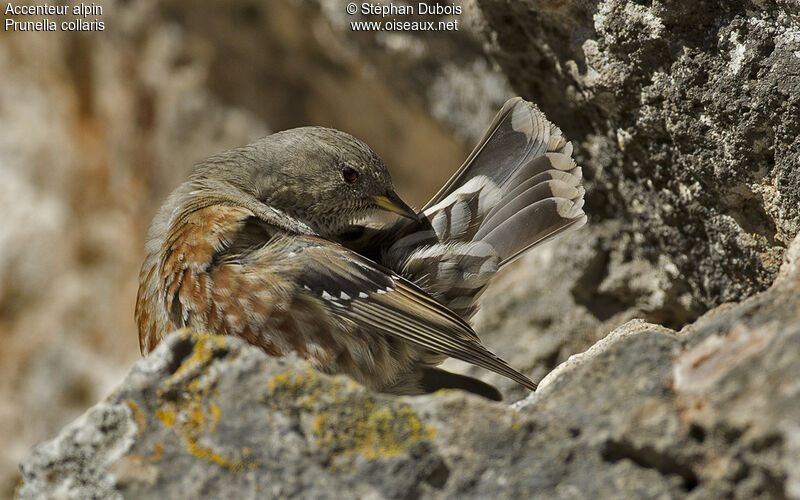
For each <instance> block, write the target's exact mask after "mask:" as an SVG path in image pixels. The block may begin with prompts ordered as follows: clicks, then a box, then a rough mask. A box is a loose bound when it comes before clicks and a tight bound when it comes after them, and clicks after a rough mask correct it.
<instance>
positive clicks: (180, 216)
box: [136, 98, 586, 399]
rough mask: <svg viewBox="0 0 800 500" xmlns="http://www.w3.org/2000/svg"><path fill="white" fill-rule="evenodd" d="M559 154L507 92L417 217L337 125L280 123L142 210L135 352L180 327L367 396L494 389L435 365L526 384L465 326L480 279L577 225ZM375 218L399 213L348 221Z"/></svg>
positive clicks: (574, 180) (547, 127)
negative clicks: (308, 368)
mask: <svg viewBox="0 0 800 500" xmlns="http://www.w3.org/2000/svg"><path fill="white" fill-rule="evenodd" d="M571 154H572V146H571V144H570V143H568V142H566V140H565V139H564V138H563V137H562V136H561V132H560V130H559V129H558V128H556V127H555V126H554V125H552V124H550V123H549V122H548V121H547V119H546V118H545V117H544V115H543V114H542V113H541V112H540V111H539V110H538V109H536V107H535V106H533V105H532V104H530V103H528V102H526V101H523V100H522V99H520V98H515V99H511V100H509V101H508V102H506V104H505V105H504V106H503V108H502V109H501V110H500V112H499V113H498V114H497V116H496V117H495V119H494V121H493V122H492V124H491V125H490V127H489V129H488V131H487V132H486V134H485V136H484V137H483V139H482V140H481V141H480V142H479V143H478V145H477V146H476V148H475V150H474V151H473V152H472V153H471V154H470V155H469V157H468V158H467V160H466V161H465V163H464V165H463V166H462V167H461V168H460V169H459V170H458V172H456V174H455V175H454V176H453V177H452V178H451V179H450V180H449V181H448V182H447V183H446V184H445V186H444V187H443V188H442V189H441V190H440V191H439V193H438V194H437V195H436V196H434V197H433V199H432V200H431V201H430V202H428V204H427V205H426V206H425V208H424V209H423V210H422V211H421V212H420V213H416V212H415V211H413V210H412V209H411V208H409V207H408V206H407V205H406V204H405V203H404V202H403V201H402V200H401V199H400V198H399V197H398V196H397V194H395V192H394V189H393V188H392V182H391V179H390V177H389V173H388V171H387V169H386V166H385V165H384V164H383V162H382V161H381V159H380V158H378V156H377V155H376V154H375V153H374V152H373V151H372V150H371V149H370V148H369V147H368V146H367V145H366V144H364V143H363V142H361V141H360V140H358V139H356V138H354V137H352V136H350V135H348V134H346V133H344V132H340V131H338V130H332V129H327V128H321V127H305V128H298V129H293V130H286V131H284V132H279V133H276V134H273V135H271V136H268V137H265V138H263V139H261V140H259V141H256V142H255V143H253V144H250V145H248V146H244V147H241V148H237V149H233V150H231V151H226V152H224V153H220V154H218V155H216V156H213V157H211V158H209V159H208V160H206V161H205V162H203V163H201V164H200V165H198V166H197V167H196V168H195V170H194V172H193V173H192V175H191V177H190V178H189V180H188V181H186V182H185V183H184V184H182V185H181V186H180V187H178V188H177V189H176V190H175V191H174V192H173V193H172V194H171V195H170V196H169V198H168V199H167V201H166V203H165V204H164V206H162V207H161V209H160V210H159V212H158V214H157V215H156V217H155V219H154V221H153V224H152V226H151V227H150V231H149V234H148V238H147V245H146V253H147V257H146V260H145V262H144V265H143V266H142V271H141V274H140V277H139V294H138V298H137V302H136V322H137V324H138V327H139V346H140V348H141V351H142V353H144V354H146V353H147V352H149V351H151V350H152V349H153V348H154V347H155V346H156V344H158V342H159V341H160V340H161V338H162V337H163V336H164V335H166V334H167V333H169V332H171V331H173V330H175V329H177V328H180V327H184V326H188V327H191V328H193V329H194V330H196V331H199V332H208V333H216V334H225V335H235V336H238V337H240V338H242V339H244V340H246V341H248V342H250V343H251V344H253V345H256V346H258V347H260V348H262V349H264V351H266V352H267V353H269V354H271V355H273V356H282V355H285V354H287V353H289V352H290V351H294V352H296V353H297V354H299V355H300V356H301V357H303V358H304V359H306V360H308V362H310V363H311V364H312V365H314V366H315V367H317V368H318V369H320V370H322V371H325V372H328V373H346V374H348V375H350V376H352V377H353V378H355V379H356V380H358V381H359V382H361V383H363V384H365V385H367V386H369V387H372V388H374V389H376V390H379V391H384V392H390V393H396V394H419V393H425V392H431V391H434V390H436V389H439V388H445V387H448V388H461V389H465V390H468V391H471V392H475V393H478V394H482V395H484V396H486V397H489V398H492V399H500V394H499V393H498V391H497V390H496V389H495V388H493V387H491V386H489V385H487V384H484V383H483V382H480V381H478V380H475V379H473V378H470V377H466V376H462V375H457V374H453V373H449V372H445V371H443V370H441V369H438V368H436V365H438V364H439V363H441V362H442V361H443V360H444V359H445V358H446V357H448V356H451V357H453V358H457V359H460V360H463V361H466V362H469V363H473V364H475V365H478V366H481V367H484V368H487V369H489V370H492V371H494V372H497V373H499V374H501V375H504V376H506V377H508V378H510V379H512V380H514V381H516V382H518V383H520V384H522V385H523V386H525V387H527V388H529V389H531V390H534V389H535V388H536V384H534V383H533V382H532V381H531V380H530V379H528V378H527V377H525V376H524V375H522V374H521V373H519V372H517V371H516V370H514V369H513V368H511V367H510V366H509V365H508V364H507V363H506V362H505V361H503V360H502V359H500V358H498V357H497V356H495V355H494V354H492V353H491V352H490V351H489V350H487V349H486V348H485V347H484V346H483V345H481V343H480V340H479V339H478V337H477V335H476V334H475V332H474V331H473V330H472V328H471V327H470V326H469V324H468V323H467V320H468V319H469V318H470V317H471V316H472V315H473V313H474V312H475V310H476V299H477V297H478V296H479V295H480V294H481V292H482V291H483V290H484V289H485V287H486V285H487V283H488V281H489V279H490V278H491V277H492V276H493V275H494V274H495V273H496V272H497V271H498V270H499V269H501V268H502V267H503V266H505V265H506V264H508V263H509V262H511V261H512V260H514V259H515V258H516V257H517V256H519V255H520V254H521V253H522V252H524V251H525V250H527V249H529V248H531V247H533V246H534V245H536V244H538V243H541V242H543V241H545V240H547V239H549V238H552V237H553V236H555V235H557V234H560V233H562V232H564V231H566V230H567V229H571V228H577V227H579V226H581V225H582V224H583V223H584V222H585V221H586V216H585V215H584V213H583V211H582V205H583V194H584V190H583V187H582V186H581V169H580V167H577V166H576V165H575V162H574V161H573V160H572V158H571ZM376 209H384V210H389V211H392V212H395V213H397V214H400V215H403V216H405V218H404V219H397V220H396V221H395V222H393V223H391V224H384V225H376V224H368V223H364V222H362V221H363V220H364V219H365V218H366V216H368V215H370V214H371V213H372V212H373V211H375V210H376Z"/></svg>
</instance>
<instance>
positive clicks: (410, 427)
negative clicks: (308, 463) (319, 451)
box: [313, 399, 436, 460]
mask: <svg viewBox="0 0 800 500" xmlns="http://www.w3.org/2000/svg"><path fill="white" fill-rule="evenodd" d="M313 432H314V434H315V435H316V436H317V438H318V440H319V444H320V445H321V446H322V447H323V448H329V449H330V450H331V452H332V454H333V455H341V454H360V455H362V456H364V457H365V458H367V459H368V460H375V459H377V458H386V457H392V456H397V455H400V454H403V453H406V452H408V451H410V450H411V449H412V448H413V447H414V446H415V445H417V444H419V443H421V442H423V441H430V440H432V439H433V438H434V437H435V435H436V431H435V430H434V429H433V428H432V427H425V426H424V425H423V424H422V422H421V421H420V420H419V417H417V415H416V414H415V413H414V412H413V411H412V410H411V408H409V407H408V406H405V405H403V406H399V407H395V406H391V405H386V406H379V407H376V405H375V403H374V402H373V401H372V400H369V399H367V400H365V401H363V402H362V404H361V405H360V408H358V409H356V411H355V412H350V411H347V412H346V413H345V414H341V415H336V414H333V413H332V412H323V413H319V414H318V415H317V416H316V418H315V419H314V425H313Z"/></svg>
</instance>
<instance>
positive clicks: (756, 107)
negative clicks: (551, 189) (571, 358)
mask: <svg viewBox="0 0 800 500" xmlns="http://www.w3.org/2000/svg"><path fill="white" fill-rule="evenodd" d="M478 4H479V5H480V8H481V11H482V13H483V16H484V23H483V24H482V25H481V26H483V28H484V37H485V39H486V40H487V42H488V43H489V52H490V54H491V55H492V56H493V58H494V60H495V61H496V62H497V63H499V64H500V66H501V67H502V68H503V71H504V72H505V74H506V76H507V77H508V79H509V81H510V83H511V85H512V87H513V88H514V89H515V90H516V91H517V92H519V93H520V94H521V95H523V96H526V97H527V98H530V99H532V100H533V101H534V102H536V103H537V104H538V105H539V106H540V107H541V109H542V110H543V111H544V112H545V113H546V114H547V115H548V117H549V118H550V119H551V120H553V121H554V122H555V123H557V124H558V125H559V126H560V127H561V129H562V130H563V131H564V132H565V133H566V135H567V137H569V138H570V139H572V140H573V141H574V142H576V145H577V146H576V152H577V155H578V157H579V163H581V164H582V165H583V166H584V172H585V173H586V174H587V176H589V177H590V178H591V179H593V183H592V187H591V188H590V189H589V190H588V196H587V206H588V209H587V213H589V214H592V217H593V219H592V220H593V221H594V222H596V221H597V220H598V219H600V218H611V219H617V220H624V221H626V227H625V229H624V232H625V233H628V234H634V235H635V234H637V233H641V234H642V235H644V238H640V239H638V240H631V241H630V242H628V243H624V242H623V244H622V245H618V246H619V247H620V248H622V249H624V251H625V253H627V254H633V255H636V256H638V257H639V258H645V259H647V260H649V261H650V262H652V263H657V265H659V266H661V265H663V264H668V265H670V266H675V268H676V269H677V270H678V271H679V274H680V276H681V277H682V279H683V281H684V283H685V284H686V286H688V288H689V289H690V290H691V294H692V297H693V299H694V301H695V304H693V305H691V307H689V308H688V310H686V312H688V313H690V314H694V315H696V314H697V313H698V312H702V311H703V310H705V309H707V308H708V307H710V306H715V305H719V304H721V303H723V302H726V301H732V300H741V299H743V298H745V297H748V296H750V295H752V294H753V293H754V292H756V291H761V290H764V289H765V288H766V287H767V286H769V285H770V284H771V283H772V281H773V279H774V278H775V274H776V272H777V270H778V266H779V264H780V261H781V255H782V254H783V252H784V250H785V248H786V246H787V245H788V244H789V242H790V241H791V240H792V239H793V238H794V236H795V235H796V234H798V231H799V230H800V168H798V167H800V163H799V162H800V76H798V75H800V58H798V57H797V54H798V53H800V37H798V33H800V8H798V4H797V3H791V2H790V3H785V2H767V3H766V4H765V3H763V2H760V1H737V2H726V1H717V0H707V1H702V2H677V3H676V2H662V1H656V2H651V3H648V4H646V5H645V4H642V3H641V2H636V1H632V0H595V1H590V2H584V1H577V0H576V1H571V0H570V1H566V2H545V3H542V2H534V1H532V0H523V1H519V2H506V1H500V0H478ZM686 19H692V22H691V23H687V22H686ZM675 306H676V307H679V306H680V304H675Z"/></svg>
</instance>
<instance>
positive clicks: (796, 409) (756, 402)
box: [18, 238, 800, 499]
mask: <svg viewBox="0 0 800 500" xmlns="http://www.w3.org/2000/svg"><path fill="white" fill-rule="evenodd" d="M798 247H800V238H798V240H797V242H796V243H795V246H794V247H793V250H792V254H793V253H794V250H796V248H798ZM782 276H783V278H782V279H781V280H779V281H778V282H777V283H776V284H775V285H774V286H773V287H771V288H770V289H768V290H767V291H765V292H762V293H760V294H757V295H755V296H753V297H751V298H750V299H748V300H746V301H744V302H742V303H739V304H732V305H727V306H722V307H720V308H717V309H715V310H712V311H710V312H709V313H707V314H705V315H704V316H703V317H701V318H700V319H699V320H698V321H696V322H695V323H693V324H691V325H689V326H687V327H686V328H684V329H683V330H681V331H680V332H674V331H671V330H668V329H665V328H663V327H660V326H657V325H652V324H647V323H644V322H642V321H632V322H630V323H627V324H625V325H623V326H621V327H620V328H618V329H617V330H615V331H614V332H612V333H611V334H610V335H609V336H608V337H606V338H605V339H604V340H602V341H601V342H599V343H598V344H596V345H595V346H594V347H592V348H591V349H589V350H588V351H586V352H584V353H583V354H580V355H577V356H574V357H572V358H571V359H570V360H569V361H567V362H566V363H564V364H563V365H562V366H560V367H558V368H557V369H556V370H554V371H553V372H552V373H551V374H550V375H549V376H548V377H547V378H546V379H545V380H544V381H543V382H542V385H541V390H540V391H539V392H537V393H533V394H531V395H529V396H528V397H527V398H526V399H524V400H522V401H520V402H518V403H517V404H515V405H512V406H508V405H506V404H503V403H493V402H490V401H487V400H484V399H481V398H479V397H477V396H473V395H469V394H465V393H462V392H459V391H443V392H439V393H436V394H433V395H429V396H423V397H405V398H395V397H390V396H386V395H380V394H373V393H371V392H369V391H368V390H366V389H364V388H363V387H361V386H360V385H358V384H357V383H355V382H353V381H352V380H350V379H349V378H347V377H344V376H336V377H330V376H327V375H323V374H320V373H317V372H316V371H314V370H312V369H311V368H310V367H308V365H306V364H305V363H304V362H303V361H300V360H298V359H293V358H286V359H274V358H270V357H268V356H266V355H265V354H263V353H262V352H261V351H259V350H258V349H256V348H253V347H251V346H249V345H246V344H244V343H243V342H241V341H239V340H237V339H235V338H227V337H216V336H209V335H197V334H194V333H192V332H188V331H180V332H176V333H174V334H172V335H171V336H170V337H168V339H167V340H166V341H165V342H163V343H162V344H161V345H160V346H159V347H158V348H157V349H156V351H155V352H154V353H153V354H152V355H151V356H149V357H147V358H146V359H144V360H142V361H139V362H138V363H137V364H136V365H135V366H134V368H133V370H132V371H131V372H130V374H129V375H128V377H127V378H126V380H125V381H124V382H123V383H122V384H121V385H120V387H119V388H118V389H117V390H116V391H115V392H114V393H113V394H112V395H111V396H110V397H108V398H107V399H106V400H104V401H103V402H102V403H100V404H98V405H97V406H95V407H93V408H91V409H90V410H89V411H88V412H87V413H86V414H85V415H84V416H83V417H81V418H80V419H79V420H77V421H76V422H75V423H73V424H72V425H70V426H68V427H67V428H65V429H64V431H62V433H61V434H60V435H59V436H57V437H56V438H55V439H53V440H51V441H48V442H45V443H43V444H41V445H39V446H38V447H36V448H35V449H34V450H33V452H32V453H31V455H30V456H29V457H28V458H27V459H26V460H25V461H23V463H22V466H21V467H22V471H23V484H22V486H20V488H19V490H18V495H19V498H23V499H25V498H40V497H43V496H49V495H56V494H58V495H61V497H62V498H90V497H94V498H100V497H102V498H112V497H120V498H121V497H124V498H172V497H175V496H182V497H196V496H205V497H236V498H256V497H258V498H284V497H288V496H302V497H315V498H342V497H348V498H353V497H365V496H369V497H371V498H409V497H425V498H432V497H436V498H454V497H458V498H486V497H498V496H499V497H530V498H561V497H572V498H574V497H588V498H606V497H647V498H653V497H679V496H690V497H691V498H720V497H730V498H774V497H781V496H786V497H789V498H798V497H799V496H798V494H799V493H800V491H798V488H799V487H800V477H798V475H797V470H799V469H800V461H799V460H800V454H798V433H800V427H798V422H800V385H798V384H797V380H800V314H798V309H797V304H798V303H800V273H798V272H797V269H796V263H795V262H794V260H793V259H787V260H786V263H785V264H784V267H783V272H782Z"/></svg>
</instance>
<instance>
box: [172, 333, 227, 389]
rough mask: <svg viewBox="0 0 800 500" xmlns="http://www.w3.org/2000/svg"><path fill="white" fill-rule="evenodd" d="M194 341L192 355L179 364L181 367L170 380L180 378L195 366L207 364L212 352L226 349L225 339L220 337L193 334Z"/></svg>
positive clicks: (212, 354)
mask: <svg viewBox="0 0 800 500" xmlns="http://www.w3.org/2000/svg"><path fill="white" fill-rule="evenodd" d="M192 336H193V337H194V339H195V344H194V349H193V350H192V355H191V356H189V358H188V359H186V360H184V361H183V363H181V366H179V367H178V369H177V370H176V371H175V373H173V374H172V377H170V378H172V379H174V378H176V377H179V376H181V375H182V374H183V373H185V372H186V371H188V370H189V369H190V368H192V367H193V366H195V365H198V364H202V365H204V364H208V362H209V361H211V359H212V358H213V356H214V352H217V351H221V350H224V349H226V344H225V337H224V336H222V335H211V334H207V333H193V334H192Z"/></svg>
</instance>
